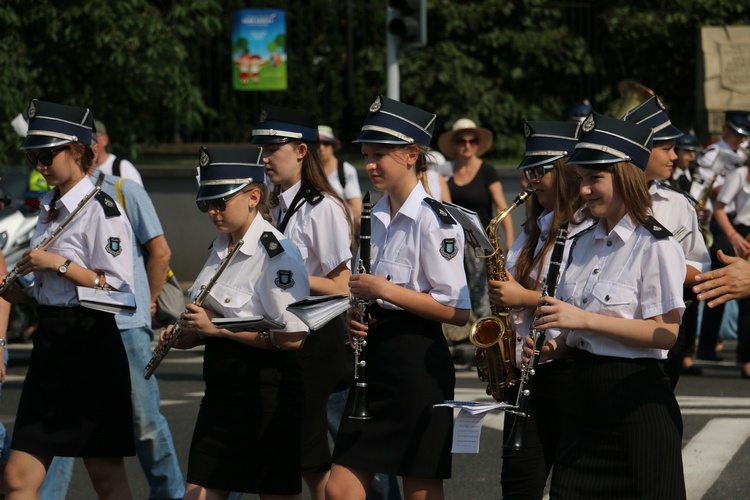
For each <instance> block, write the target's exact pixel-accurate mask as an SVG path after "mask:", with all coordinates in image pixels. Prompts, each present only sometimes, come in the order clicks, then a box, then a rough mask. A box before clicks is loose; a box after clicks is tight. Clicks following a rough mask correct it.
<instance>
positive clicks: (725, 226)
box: [714, 164, 750, 379]
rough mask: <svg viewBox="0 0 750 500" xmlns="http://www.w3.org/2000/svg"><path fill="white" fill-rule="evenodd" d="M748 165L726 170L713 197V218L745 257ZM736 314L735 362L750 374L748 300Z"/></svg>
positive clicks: (748, 248) (749, 216)
mask: <svg viewBox="0 0 750 500" xmlns="http://www.w3.org/2000/svg"><path fill="white" fill-rule="evenodd" d="M749 171H750V169H749V168H748V166H747V164H745V165H743V166H741V167H739V168H737V169H735V170H733V171H731V172H729V173H728V174H727V177H726V180H725V182H724V185H723V186H722V187H721V191H719V195H718V196H717V197H716V203H715V205H714V219H715V220H716V224H717V225H718V226H719V228H720V229H721V230H722V231H723V232H724V234H725V235H726V237H727V240H729V242H730V243H731V244H732V250H733V254H734V256H737V257H741V258H745V259H746V258H747V256H748V253H749V252H750V242H748V241H747V238H748V235H750V173H748V172H749ZM730 204H731V205H734V207H735V212H734V214H733V216H732V218H731V220H730V216H729V215H728V214H727V212H726V207H727V206H728V205H730ZM738 306H739V307H738V309H739V315H738V318H737V362H738V363H739V364H740V365H741V371H740V376H741V377H742V378H743V379H748V378H750V339H749V338H748V336H750V300H748V299H746V298H744V299H741V300H740V301H739V302H738Z"/></svg>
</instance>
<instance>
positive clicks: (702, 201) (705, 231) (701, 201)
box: [695, 171, 722, 249]
mask: <svg viewBox="0 0 750 500" xmlns="http://www.w3.org/2000/svg"><path fill="white" fill-rule="evenodd" d="M721 173H722V172H720V171H716V172H714V175H713V177H711V180H710V181H708V182H707V183H706V187H704V188H703V191H701V195H700V198H698V201H697V202H696V203H695V211H696V212H697V214H698V219H699V225H700V229H701V236H703V242H704V243H705V244H706V247H708V248H709V249H710V248H711V247H712V246H713V244H714V235H713V233H711V228H710V226H709V224H708V223H707V222H706V223H703V222H702V221H700V214H701V212H702V211H703V210H705V209H706V204H708V199H709V197H710V196H711V189H712V188H713V187H714V184H715V183H716V179H718V178H719V175H720V174H721Z"/></svg>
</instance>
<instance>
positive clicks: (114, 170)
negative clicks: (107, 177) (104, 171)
mask: <svg viewBox="0 0 750 500" xmlns="http://www.w3.org/2000/svg"><path fill="white" fill-rule="evenodd" d="M120 163H122V158H119V157H118V158H115V162H114V163H113V164H112V175H116V176H117V177H120Z"/></svg>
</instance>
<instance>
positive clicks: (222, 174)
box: [161, 147, 309, 499]
mask: <svg viewBox="0 0 750 500" xmlns="http://www.w3.org/2000/svg"><path fill="white" fill-rule="evenodd" d="M199 172H200V173H199V186H200V187H199V188H198V196H197V197H196V203H197V205H198V209H199V210H200V211H201V212H204V213H206V214H207V215H208V217H209V219H210V220H211V222H212V223H213V224H214V226H216V229H217V230H218V231H219V233H220V234H219V235H218V236H217V237H216V239H215V240H214V242H213V244H212V245H211V255H210V256H209V258H208V260H207V261H206V264H205V265H204V266H203V269H202V270H201V271H200V273H199V274H198V277H197V278H196V280H195V283H194V284H193V286H192V287H191V288H190V290H189V296H190V299H191V301H194V300H195V298H196V297H197V296H198V295H199V293H201V292H202V290H203V289H204V288H205V287H206V286H207V285H209V284H210V283H212V282H215V284H214V285H213V286H212V287H211V289H210V291H209V293H208V296H207V297H205V299H204V300H203V302H202V305H201V306H198V305H196V304H190V305H189V306H188V308H187V309H188V310H187V311H186V312H185V313H183V314H182V316H181V318H180V320H179V324H180V326H181V330H180V336H179V337H178V338H177V340H176V342H175V344H174V347H175V348H178V349H189V348H192V347H195V346H196V345H199V344H205V345H206V347H205V355H204V359H203V379H204V381H205V383H206V392H205V396H204V397H203V400H202V401H201V407H200V412H199V413H198V421H197V422H196V424H195V430H194V432H193V439H192V442H191V444H190V455H189V460H188V467H187V483H188V484H187V487H186V489H185V498H186V499H203V498H227V497H228V495H229V492H231V491H237V492H247V493H257V494H258V495H259V496H260V498H261V499H264V498H296V497H297V496H298V495H299V493H300V492H301V490H302V484H301V479H300V465H299V464H300V434H301V428H302V415H301V413H302V409H303V407H304V391H303V387H302V376H301V373H300V368H299V364H298V362H297V359H296V352H295V351H296V350H297V349H299V348H300V347H301V346H302V344H303V342H304V341H305V338H306V336H307V328H306V327H305V325H304V324H303V323H302V322H300V321H299V320H298V319H297V317H296V316H294V315H292V314H291V313H289V312H287V311H286V306H287V305H289V304H290V303H292V302H294V301H296V300H299V299H300V298H302V297H304V296H306V295H307V294H308V293H309V287H308V281H307V273H306V272H305V268H304V265H303V262H302V258H301V256H300V253H299V251H298V250H297V248H296V247H295V246H294V245H293V244H292V243H291V242H290V241H289V240H287V239H286V238H284V237H283V236H282V235H281V233H279V232H278V231H276V230H275V229H274V228H273V226H272V225H271V223H270V222H269V221H268V220H266V219H265V217H267V216H268V188H267V186H266V185H265V183H264V177H263V173H264V172H263V160H262V151H261V148H258V147H247V148H202V149H201V153H200V171H199ZM237 245H241V246H240V247H239V249H237ZM235 250H236V253H235V255H234V257H233V259H232V260H231V261H230V262H229V264H228V266H227V267H226V268H225V270H224V271H223V272H222V273H221V275H220V276H218V277H215V276H216V274H217V270H218V269H219V267H220V266H221V264H222V262H223V261H224V259H226V258H227V256H228V255H229V254H230V252H232V251H235ZM249 316H263V317H266V318H268V319H271V320H274V321H279V322H282V323H285V324H286V326H285V327H283V328H278V329H274V330H271V331H268V330H263V329H258V328H253V327H252V326H245V327H244V328H238V329H231V330H229V329H227V328H223V327H219V326H216V325H214V324H213V323H212V321H211V320H212V319H214V318H217V317H219V318H238V319H241V318H246V317H249ZM171 332H172V329H171V327H170V328H168V329H167V330H165V331H164V333H162V337H161V340H162V346H163V345H164V344H165V343H166V341H167V340H168V338H169V335H171Z"/></svg>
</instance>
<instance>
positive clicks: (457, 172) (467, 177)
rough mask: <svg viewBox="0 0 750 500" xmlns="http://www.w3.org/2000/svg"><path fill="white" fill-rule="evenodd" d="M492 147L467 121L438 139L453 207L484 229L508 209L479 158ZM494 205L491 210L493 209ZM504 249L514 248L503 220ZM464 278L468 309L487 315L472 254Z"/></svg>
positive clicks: (482, 278) (491, 171)
mask: <svg viewBox="0 0 750 500" xmlns="http://www.w3.org/2000/svg"><path fill="white" fill-rule="evenodd" d="M491 145H492V132H490V131H489V130H487V129H486V128H480V127H477V125H476V123H474V122H473V121H472V120H470V119H468V118H461V119H459V120H456V123H454V124H453V128H452V129H451V130H450V131H448V132H445V133H443V134H442V135H441V136H440V138H439V139H438V148H440V151H441V152H442V153H443V154H444V155H445V156H447V157H448V158H450V159H452V160H453V177H451V178H450V179H449V180H448V188H449V190H450V196H451V201H452V202H453V203H455V204H456V205H461V206H462V207H465V208H468V209H469V210H473V211H475V212H476V213H477V214H478V215H479V220H481V221H482V226H483V227H487V226H488V225H489V223H490V220H492V217H493V216H494V215H495V213H499V212H500V211H501V210H504V209H505V208H506V207H507V206H508V202H507V201H505V195H504V194H503V185H502V184H501V183H500V180H499V179H498V177H497V173H496V172H495V167H493V166H492V165H490V164H489V163H487V162H485V161H483V160H482V158H481V156H482V155H483V154H484V153H486V152H487V150H488V149H490V146H491ZM493 205H494V206H495V210H496V211H497V212H495V211H493V208H492V206H493ZM503 231H504V232H505V248H504V250H505V251H506V252H507V250H508V249H509V248H510V247H511V245H513V240H514V239H515V238H514V234H513V220H512V219H511V218H510V217H506V218H505V220H504V221H503ZM464 266H465V268H466V279H467V280H468V282H469V290H470V294H471V308H472V310H473V312H474V315H475V316H477V317H480V316H484V315H485V314H489V312H490V303H489V300H488V298H487V270H486V269H485V265H484V260H480V259H477V258H475V256H474V253H473V252H472V251H468V252H466V253H465V254H464Z"/></svg>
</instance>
